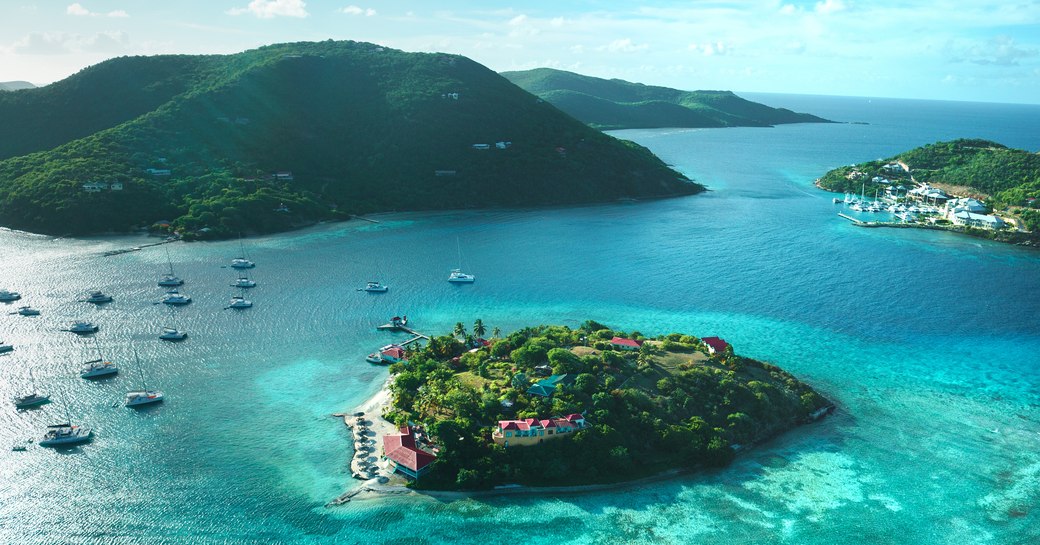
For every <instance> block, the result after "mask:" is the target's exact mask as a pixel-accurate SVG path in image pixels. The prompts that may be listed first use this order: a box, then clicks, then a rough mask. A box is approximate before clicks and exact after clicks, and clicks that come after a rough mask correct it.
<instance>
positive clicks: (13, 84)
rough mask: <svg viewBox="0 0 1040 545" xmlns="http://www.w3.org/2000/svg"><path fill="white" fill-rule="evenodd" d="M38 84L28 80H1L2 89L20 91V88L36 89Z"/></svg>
mask: <svg viewBox="0 0 1040 545" xmlns="http://www.w3.org/2000/svg"><path fill="white" fill-rule="evenodd" d="M35 88H36V86H35V85H33V84H31V83H29V82H28V81H0V91H18V90H20V89H35Z"/></svg>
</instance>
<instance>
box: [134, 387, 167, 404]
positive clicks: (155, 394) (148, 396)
mask: <svg viewBox="0 0 1040 545" xmlns="http://www.w3.org/2000/svg"><path fill="white" fill-rule="evenodd" d="M165 398H166V396H165V395H164V394H163V393H162V392H160V391H158V390H149V391H138V392H130V393H128V394H126V403H125V406H127V407H140V406H142V405H151V404H152V403H159V402H161V401H162V400H163V399H165Z"/></svg>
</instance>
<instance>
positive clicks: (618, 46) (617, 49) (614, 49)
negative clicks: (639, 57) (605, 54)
mask: <svg viewBox="0 0 1040 545" xmlns="http://www.w3.org/2000/svg"><path fill="white" fill-rule="evenodd" d="M649 47H650V46H648V45H646V44H637V43H635V42H633V41H632V39H631V38H624V39H621V40H614V41H613V42H610V43H609V44H607V45H604V46H601V47H599V48H598V49H599V50H600V51H609V52H611V53H635V52H636V51H645V50H646V49H649Z"/></svg>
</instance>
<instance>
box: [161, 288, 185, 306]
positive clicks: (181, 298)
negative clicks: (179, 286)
mask: <svg viewBox="0 0 1040 545" xmlns="http://www.w3.org/2000/svg"><path fill="white" fill-rule="evenodd" d="M159 302H161V303H162V304H164V305H187V304H188V303H190V302H191V297H189V296H188V295H187V294H184V293H180V292H178V291H177V290H170V291H168V292H166V295H163V296H162V298H161V299H159Z"/></svg>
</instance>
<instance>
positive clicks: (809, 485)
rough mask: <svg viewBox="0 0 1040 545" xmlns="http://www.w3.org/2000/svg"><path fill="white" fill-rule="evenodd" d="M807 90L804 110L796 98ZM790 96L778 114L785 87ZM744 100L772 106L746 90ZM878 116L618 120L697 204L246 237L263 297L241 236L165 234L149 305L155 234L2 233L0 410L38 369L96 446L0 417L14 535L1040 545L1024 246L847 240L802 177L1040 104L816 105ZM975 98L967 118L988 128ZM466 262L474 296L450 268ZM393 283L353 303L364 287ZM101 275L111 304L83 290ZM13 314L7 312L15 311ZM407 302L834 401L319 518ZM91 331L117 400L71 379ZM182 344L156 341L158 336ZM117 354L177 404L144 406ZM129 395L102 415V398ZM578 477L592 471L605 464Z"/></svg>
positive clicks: (1038, 412)
mask: <svg viewBox="0 0 1040 545" xmlns="http://www.w3.org/2000/svg"><path fill="white" fill-rule="evenodd" d="M786 98H788V99H791V100H794V99H796V98H797V99H798V100H810V99H806V98H805V97H800V98H799V97H786ZM773 99H774V100H776V97H773ZM760 100H762V99H760ZM811 100H812V101H815V102H811V103H819V104H820V108H821V109H822V110H824V111H817V110H814V109H813V108H811V107H806V106H801V105H797V104H796V105H789V107H791V108H792V109H796V110H801V111H813V112H814V113H819V114H820V115H824V116H827V117H831V118H835V119H842V120H853V121H867V122H869V123H871V124H870V125H795V126H788V127H779V128H775V129H725V130H656V131H622V132H618V133H616V134H617V135H618V136H621V137H624V138H630V139H633V140H635V141H637V142H640V143H641V144H643V145H646V146H648V147H649V148H650V149H652V150H653V151H654V152H655V153H657V154H658V155H659V156H661V157H662V158H663V159H664V160H665V161H667V162H668V163H670V164H673V165H675V166H676V167H677V168H679V169H681V170H682V171H683V172H686V173H687V174H689V175H690V176H693V177H695V178H697V179H698V180H699V181H702V182H704V183H706V184H707V185H709V186H710V187H711V188H712V189H713V191H712V192H710V193H708V194H706V195H702V196H695V197H690V198H683V199H673V200H665V201H655V202H646V203H637V204H620V205H606V206H590V207H582V208H568V209H554V210H533V211H524V210H508V211H489V212H456V213H434V214H389V215H383V216H379V217H377V219H379V220H380V222H381V223H379V224H378V225H376V224H369V223H364V222H352V223H345V224H336V225H324V226H319V227H316V228H313V229H309V230H306V231H302V232H298V233H291V234H286V235H279V236H273V237H264V238H255V239H248V240H247V241H246V250H247V252H248V253H249V255H250V257H251V258H252V259H254V260H255V261H256V262H257V263H258V265H257V268H256V269H255V270H254V271H252V276H253V277H254V278H255V279H256V280H257V281H258V282H259V284H260V285H259V286H258V287H257V288H255V289H254V290H252V291H251V292H250V293H249V297H250V298H251V299H253V300H254V301H255V303H256V306H255V307H254V308H253V309H250V310H246V311H242V312H232V311H225V310H222V307H223V306H224V305H225V304H226V302H227V299H228V297H229V296H230V295H232V293H233V290H232V289H231V288H230V287H228V283H229V282H230V281H231V280H232V279H233V278H234V274H233V272H232V271H231V270H230V269H227V268H222V265H225V264H226V263H227V262H228V261H229V259H230V258H231V257H234V255H235V254H237V253H238V252H239V249H238V243H237V242H224V243H194V244H173V245H170V246H169V248H170V252H171V256H172V259H173V262H174V267H175V268H176V271H177V273H178V274H179V275H180V276H182V277H184V278H185V279H186V280H187V282H188V283H187V284H186V285H185V286H184V287H183V289H182V291H184V292H186V293H188V294H190V295H191V296H192V297H193V298H194V299H195V302H194V303H192V304H191V305H189V306H187V307H185V308H180V309H175V310H174V311H172V312H171V311H170V309H167V308H163V306H162V305H155V304H153V303H154V302H155V301H157V300H158V297H159V296H160V295H161V293H162V290H161V289H160V288H157V287H156V286H155V285H154V281H155V280H156V279H157V278H158V276H159V275H160V274H161V272H162V271H163V269H164V268H165V266H166V255H165V253H164V252H163V251H162V250H161V249H146V250H144V251H141V252H133V253H130V254H125V255H122V256H116V257H108V258H102V257H98V254H99V253H100V252H101V251H104V250H106V249H110V248H119V247H128V246H133V245H137V244H140V243H141V242H142V241H143V239H136V238H131V239H128V238H125V237H120V238H102V239H91V240H52V239H50V238H48V237H40V236H34V235H27V234H24V233H13V232H6V231H0V245H2V247H3V248H4V249H5V250H4V253H3V257H2V262H0V288H2V287H6V288H8V289H12V290H16V291H20V292H21V293H22V294H23V296H24V297H25V298H24V299H23V302H22V303H23V304H32V305H33V306H35V307H37V308H40V309H41V310H42V311H43V312H44V314H43V315H42V316H39V317H36V318H24V317H19V316H8V315H0V338H2V339H3V340H5V341H7V342H10V343H13V344H14V345H15V346H16V350H15V352H14V353H13V354H10V355H6V356H0V364H3V366H2V372H0V396H2V397H5V398H7V397H10V396H12V395H14V394H16V393H19V392H21V391H22V390H23V389H24V388H25V387H26V385H27V383H28V378H29V377H28V369H29V368H32V369H33V371H34V374H35V375H36V378H37V382H38V383H39V385H40V387H41V389H42V390H45V391H47V392H49V393H51V394H52V395H54V396H55V397H56V398H60V399H67V400H68V403H67V405H68V408H69V411H70V412H71V413H72V415H73V419H74V420H76V421H78V422H81V423H83V424H86V425H91V426H93V427H95V429H96V430H97V437H96V439H95V441H94V442H93V443H92V444H90V445H87V446H84V447H82V448H79V449H75V450H72V451H67V452H54V451H49V450H45V449H40V448H35V447H33V448H30V449H29V450H28V451H26V452H20V453H19V452H10V451H9V449H8V448H7V445H10V444H14V443H15V442H17V441H20V440H23V439H25V438H29V437H35V436H37V435H39V433H40V430H41V429H42V428H43V426H45V425H46V424H47V423H49V422H52V421H58V420H62V419H63V413H64V409H63V405H64V404H63V403H55V404H51V405H48V406H46V407H45V408H43V409H40V410H37V411H28V412H21V413H19V412H16V411H15V410H14V409H13V407H12V406H11V405H9V404H3V405H2V406H0V542H3V543H10V542H15V541H16V540H17V541H18V542H20V543H145V542H147V543H183V542H192V543H274V542H286V543H354V542H374V543H386V542H391V541H396V540H398V539H401V538H410V539H415V541H416V542H418V543H444V542H453V543H460V544H461V543H481V544H487V543H515V542H518V541H521V540H523V541H527V542H532V543H542V542H552V543H605V542H612V543H623V542H624V543H715V542H719V541H721V540H731V541H734V542H755V543H820V544H824V543H827V544H832V543H915V544H916V543H923V544H932V543H935V544H938V543H943V544H946V543H949V544H961V543H1009V544H1010V543H1030V542H1035V541H1036V540H1037V539H1040V530H1037V528H1038V527H1040V526H1038V523H1040V514H1038V511H1037V506H1038V504H1040V448H1038V447H1040V356H1038V354H1040V317H1038V312H1037V310H1038V308H1040V252H1037V251H1035V250H1025V249H1021V248H1016V247H1010V246H1004V245H999V244H994V243H989V242H987V241H982V240H976V239H971V238H962V237H957V236H953V235H950V234H948V233H941V232H930V231H910V230H882V229H872V230H867V229H859V228H855V227H853V226H851V225H850V224H848V223H847V222H845V221H843V220H840V219H839V218H837V217H836V216H835V212H836V210H835V209H834V208H833V205H832V204H831V202H830V198H831V195H830V194H825V193H822V192H818V191H816V190H815V189H813V187H812V180H813V179H814V178H815V177H817V176H819V175H820V174H821V173H822V172H824V171H825V170H826V169H828V168H831V167H833V166H837V165H841V164H846V163H851V162H856V161H861V160H864V159H873V158H877V157H883V156H888V155H891V154H893V153H897V152H899V151H901V150H904V149H907V148H910V147H913V146H917V145H921V144H924V143H928V142H933V141H936V140H939V139H944V138H950V137H952V136H984V137H990V138H996V139H997V140H999V141H1001V142H1003V143H1006V144H1008V145H1014V146H1020V147H1025V148H1027V149H1034V150H1035V149H1040V133H1038V132H1037V131H1036V129H1035V127H1037V126H1040V124H1038V122H1040V108H1037V107H1028V106H1006V105H973V104H957V103H925V104H924V105H922V104H921V103H917V102H909V101H890V102H889V103H886V104H885V107H884V108H878V107H877V104H876V103H875V102H872V103H869V104H871V106H866V105H865V104H864V103H863V102H862V101H860V100H859V99H834V98H829V99H826V100H823V99H811ZM980 112H981V113H980ZM456 238H458V239H459V240H460V241H461V242H462V261H463V265H464V267H465V268H466V269H467V271H471V272H473V273H474V274H476V275H477V276H478V280H477V282H476V283H475V284H473V285H470V286H452V285H449V284H448V283H447V282H446V281H445V278H446V276H447V273H448V270H449V269H451V268H452V267H454V266H456V265H457V262H458V254H457V253H456ZM377 278H378V279H381V280H383V281H384V282H385V283H387V284H389V285H390V286H391V288H390V292H389V293H387V294H382V295H373V294H365V293H360V292H357V291H355V288H356V287H357V286H359V285H361V283H363V281H365V280H369V279H377ZM91 288H98V289H103V290H105V291H106V292H110V293H112V294H113V295H114V296H115V297H116V300H115V301H114V302H113V303H111V304H109V305H104V306H102V307H93V306H90V305H86V304H83V303H76V302H74V300H75V298H76V296H77V295H78V294H80V293H82V292H83V291H85V290H88V289H91ZM16 306H17V305H11V306H6V307H0V308H3V309H8V310H14V308H15V307H16ZM400 313H406V314H408V316H409V318H411V319H412V320H413V321H414V323H415V324H416V326H417V327H418V328H419V329H420V330H423V331H427V332H433V333H442V332H447V331H449V330H450V329H451V327H452V326H453V325H454V323H455V322H457V321H462V322H464V323H466V324H471V323H472V322H473V320H475V319H476V318H482V319H483V320H484V322H485V323H487V324H488V325H489V326H491V327H494V326H498V327H500V328H502V330H503V331H510V330H512V329H514V328H517V327H522V326H524V325H529V324H532V323H563V324H570V325H577V324H579V323H580V322H582V321H583V320H585V319H588V318H593V319H596V320H599V321H601V322H605V323H608V324H610V325H612V326H615V327H618V328H624V329H627V330H633V329H638V330H640V331H642V332H643V333H646V334H657V333H667V332H672V331H684V332H690V333H693V334H698V335H712V334H714V335H720V336H723V337H725V338H726V339H727V340H730V341H731V342H733V343H734V344H735V346H736V348H737V349H738V351H739V352H741V353H744V354H747V355H750V356H754V357H758V358H762V359H766V360H768V361H771V362H774V363H777V364H778V365H781V366H783V367H785V368H787V369H789V370H790V371H792V372H794V373H795V374H797V375H798V376H800V377H801V378H803V379H805V380H807V381H809V382H810V383H812V384H813V385H814V386H816V387H817V388H818V389H820V390H821V391H823V392H824V393H826V394H827V395H828V396H830V397H831V398H832V399H833V400H835V401H836V402H837V403H838V405H839V407H840V410H839V412H838V413H837V415H836V416H835V417H834V418H830V419H827V420H825V421H823V422H822V423H820V424H817V425H814V426H809V427H805V428H802V429H799V430H796V431H795V432H793V433H790V434H788V435H786V436H784V437H782V438H780V439H778V440H776V441H774V442H771V443H769V444H767V445H764V446H762V447H760V448H758V449H756V450H754V451H752V452H749V453H747V454H746V455H744V456H742V457H741V458H740V459H738V460H737V462H736V463H734V464H733V465H732V466H731V467H729V468H727V469H725V470H721V471H716V472H710V473H702V474H697V475H691V476H687V477H683V478H681V479H677V480H675V481H670V482H665V483H656V484H652V485H644V486H639V487H633V488H629V489H624V490H619V491H614V492H607V493H599V494H587V495H571V496H562V497H557V498H498V499H481V500H466V501H458V502H451V503H449V502H441V501H436V500H430V499H426V498H411V499H393V500H388V501H385V502H364V503H353V504H348V505H345V506H342V507H337V508H333V509H326V508H324V507H323V505H324V504H325V503H326V502H327V501H328V500H329V499H331V498H333V497H335V496H337V495H338V494H339V493H341V492H342V491H344V490H345V489H347V488H348V487H351V486H355V484H354V482H353V481H352V480H351V479H350V478H349V471H348V467H347V462H348V460H349V456H350V450H349V449H350V446H349V440H348V437H347V433H346V430H345V429H344V427H343V426H342V424H341V423H339V422H338V421H337V420H334V419H331V418H328V414H329V413H332V412H336V411H341V410H347V409H351V408H353V407H354V406H355V405H357V404H359V403H361V402H362V401H363V400H365V399H366V398H367V397H369V396H370V395H371V394H372V393H374V392H375V391H376V390H377V389H378V388H379V385H380V384H381V383H382V381H383V380H384V379H385V370H383V369H378V368H373V367H370V366H368V365H367V364H365V363H364V361H363V357H364V355H365V354H366V353H367V352H369V351H371V349H372V348H374V347H377V346H380V345H382V344H385V342H386V340H387V337H389V336H390V335H389V334H385V333H380V332H377V331H375V329H374V326H375V325H378V324H379V323H382V322H383V321H385V320H386V318H388V317H389V316H392V315H394V314H400ZM78 318H86V319H91V320H94V321H96V322H98V323H99V324H100V325H101V328H102V330H101V332H100V333H99V334H98V339H99V341H100V344H101V346H102V349H103V351H104V352H105V354H106V356H109V357H111V358H113V359H114V360H116V361H117V363H119V364H121V365H123V371H122V373H121V375H120V376H119V377H118V378H116V379H114V380H111V381H108V382H100V383H86V382H85V381H82V380H81V379H79V378H78V377H76V375H75V373H74V370H75V368H76V367H77V366H78V364H79V363H80V362H82V361H84V360H87V359H92V358H93V354H94V352H93V344H92V342H91V341H88V340H85V339H80V338H77V337H75V336H74V335H72V334H69V333H63V332H60V331H58V330H59V329H60V328H61V327H63V326H64V325H65V324H66V323H67V322H68V321H69V320H73V319H78ZM167 324H173V325H175V326H177V327H180V328H182V329H186V330H187V331H188V332H189V334H190V335H191V336H190V337H189V339H188V340H187V341H185V342H183V343H179V344H161V343H160V342H159V341H158V340H156V339H155V336H156V335H157V334H158V330H159V328H161V327H162V326H163V325H167ZM131 347H135V348H136V349H137V350H138V351H139V352H140V354H141V359H142V361H143V363H144V365H145V368H146V370H147V374H146V376H147V377H148V380H149V383H150V384H154V385H156V386H159V387H161V388H163V389H164V390H165V391H166V392H167V395H168V396H169V400H168V401H167V402H166V403H165V404H164V405H163V406H161V407H157V408H155V409H151V410H147V411H140V412H132V411H130V410H128V409H125V408H123V407H122V406H120V405H118V402H119V401H120V400H121V398H122V395H123V394H124V393H125V391H126V390H127V389H128V388H130V387H133V386H135V385H137V383H138V382H139V380H138V379H137V376H138V375H137V373H136V371H135V370H134V368H133V355H132V351H131ZM113 405H116V406H113ZM589 463H593V464H594V463H596V462H595V456H594V455H591V456H590V459H589Z"/></svg>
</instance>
